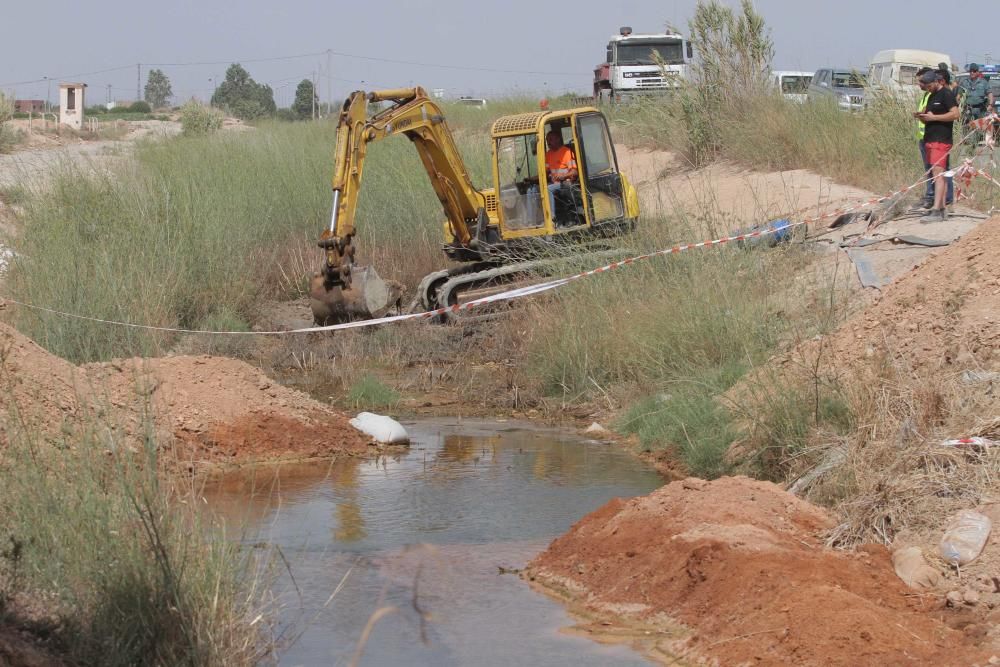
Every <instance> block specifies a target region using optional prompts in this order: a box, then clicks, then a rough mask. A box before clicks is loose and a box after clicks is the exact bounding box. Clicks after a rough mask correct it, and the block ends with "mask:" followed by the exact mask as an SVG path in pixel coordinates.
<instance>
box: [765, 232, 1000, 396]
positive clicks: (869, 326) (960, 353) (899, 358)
mask: <svg viewBox="0 0 1000 667" xmlns="http://www.w3.org/2000/svg"><path fill="white" fill-rule="evenodd" d="M821 345H822V348H823V355H824V357H825V359H826V363H825V364H824V365H825V366H826V367H828V368H830V369H836V371H837V372H838V374H843V373H845V372H851V371H855V372H856V371H859V370H862V369H864V368H866V367H870V366H872V365H873V364H872V359H878V360H882V359H884V360H885V361H887V362H889V363H891V364H892V365H894V366H895V367H896V368H897V369H899V370H901V371H902V372H904V373H905V374H908V375H910V376H914V377H915V376H918V375H927V374H930V373H935V372H938V371H940V370H942V369H945V370H947V369H956V370H957V369H961V368H972V367H974V368H976V369H978V370H979V371H990V370H992V371H996V370H1000V218H993V219H992V220H989V221H987V222H984V223H983V224H982V225H980V226H979V227H978V228H977V229H975V230H973V231H971V232H969V233H968V234H967V235H966V236H964V237H962V238H961V239H960V240H959V241H957V242H956V243H954V244H953V245H951V246H950V247H948V248H946V249H944V250H943V251H941V252H940V253H939V254H937V255H935V256H934V257H932V258H930V259H929V260H927V261H926V262H925V263H924V264H922V265H921V266H919V267H917V268H916V269H914V270H913V271H911V272H910V273H908V274H906V275H905V276H903V277H902V278H900V279H899V280H898V281H897V282H896V283H894V284H893V285H890V286H888V287H887V288H886V289H885V290H884V291H883V293H882V298H881V299H879V300H878V301H876V302H875V303H874V304H872V305H871V306H869V307H868V308H867V309H866V310H865V311H863V312H862V313H860V314H858V315H857V316H855V317H854V318H852V319H851V320H850V321H848V322H847V323H846V324H844V325H843V326H841V327H840V328H839V329H837V330H836V331H835V332H834V333H832V334H830V335H828V336H826V337H825V338H824V339H823V340H822V342H820V341H810V342H808V343H806V344H804V345H802V346H800V347H799V348H798V349H796V350H794V351H792V353H790V354H788V355H785V356H784V357H781V358H779V359H778V360H777V362H778V364H782V365H784V364H787V363H789V362H796V361H797V360H800V359H812V358H814V357H815V355H816V353H817V351H818V349H819V347H820V346H821Z"/></svg>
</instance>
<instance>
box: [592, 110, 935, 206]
mask: <svg viewBox="0 0 1000 667" xmlns="http://www.w3.org/2000/svg"><path fill="white" fill-rule="evenodd" d="M724 108H725V111H724V113H723V114H722V115H721V117H714V116H710V115H709V114H710V111H709V110H706V109H702V108H699V107H697V106H695V105H694V103H693V102H692V100H691V99H690V98H689V97H688V96H685V95H683V94H678V95H677V96H669V97H661V98H651V99H647V100H641V101H637V102H635V103H632V104H625V105H618V106H615V107H613V108H611V109H610V113H611V115H612V118H613V119H614V121H615V123H616V125H617V126H618V129H619V130H620V132H621V134H622V135H623V136H624V137H626V139H627V140H628V141H629V142H630V143H634V144H640V145H648V146H652V147H657V148H663V149H667V150H674V151H678V152H680V153H681V154H683V155H684V156H685V157H686V158H687V159H688V161H689V162H690V163H691V164H692V165H694V166H698V165H700V164H703V163H704V162H706V161H711V160H714V159H727V160H733V161H735V162H738V163H740V164H743V165H746V166H747V167H750V168H753V169H760V170H779V169H812V170H814V171H817V172H819V173H822V174H824V175H827V176H830V177H832V178H834V179H836V180H838V181H839V182H841V183H846V184H850V185H856V186H859V187H863V188H866V189H869V190H874V191H877V192H881V191H885V190H886V189H888V188H892V187H898V186H900V185H903V184H907V185H908V184H909V183H910V182H912V181H913V180H915V178H916V177H917V176H919V174H920V173H921V171H922V165H921V163H920V158H919V153H918V152H917V146H916V142H917V139H916V134H915V132H916V126H915V121H914V120H913V118H912V115H911V112H912V111H913V109H910V108H909V106H908V105H907V104H905V103H903V102H899V101H895V100H891V99H884V98H882V99H877V100H876V103H875V104H873V105H872V106H871V108H870V109H868V110H867V111H865V112H864V113H846V112H844V111H841V110H840V109H838V108H837V106H836V105H835V104H832V103H830V104H825V103H809V104H796V103H794V102H791V101H789V100H786V99H784V98H783V97H781V96H780V95H777V94H757V95H752V96H739V95H734V96H733V99H731V100H728V102H727V103H726V105H725V107H724Z"/></svg>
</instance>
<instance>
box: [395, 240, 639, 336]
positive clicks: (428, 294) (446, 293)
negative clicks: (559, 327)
mask: <svg viewBox="0 0 1000 667" xmlns="http://www.w3.org/2000/svg"><path fill="white" fill-rule="evenodd" d="M630 252H631V251H630V250H628V249H624V248H617V249H607V250H599V251H594V252H590V253H586V254H583V255H572V256H568V257H554V258H547V259H536V260H529V261H522V262H515V263H510V264H499V265H498V264H493V263H486V262H480V263H476V264H471V265H467V266H460V267H456V268H455V269H450V270H445V271H435V272H434V273H431V274H429V275H427V276H425V277H424V279H423V280H421V281H420V285H419V287H418V288H417V294H416V296H415V297H414V300H413V302H412V303H411V304H410V307H409V309H408V311H409V312H427V311H433V310H437V309H439V308H444V307H448V306H454V305H456V304H461V303H467V302H469V301H472V300H474V299H479V298H483V297H485V296H489V295H491V294H496V293H499V292H502V291H505V290H508V289H511V288H512V286H513V285H514V284H515V283H516V284H517V286H518V287H526V286H528V285H531V284H535V283H539V282H543V281H546V280H551V279H552V277H553V275H554V274H555V273H556V272H558V273H559V274H560V275H564V274H565V273H566V271H565V269H567V267H569V266H573V267H577V266H579V262H580V261H581V260H586V259H598V260H614V259H615V258H620V257H626V256H628V254H629V253H630ZM559 269H563V270H562V271H559ZM490 310H493V311H495V310H496V308H492V309H487V308H483V309H482V310H479V309H477V310H476V313H475V315H472V314H471V313H469V312H467V311H464V312H448V313H444V314H443V315H441V316H439V317H438V318H436V321H438V322H442V323H444V322H454V321H458V320H463V321H464V320H467V319H469V318H470V317H476V318H477V319H478V318H479V317H481V316H482V314H483V313H484V312H489V311H490Z"/></svg>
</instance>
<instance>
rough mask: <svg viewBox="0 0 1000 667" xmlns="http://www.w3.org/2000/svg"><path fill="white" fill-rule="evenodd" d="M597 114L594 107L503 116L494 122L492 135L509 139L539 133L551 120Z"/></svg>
mask: <svg viewBox="0 0 1000 667" xmlns="http://www.w3.org/2000/svg"><path fill="white" fill-rule="evenodd" d="M589 112H597V109H595V108H594V107H578V108H576V109H562V110H559V111H532V112H530V113H519V114H514V115H512V116H501V117H500V118H497V119H496V120H495V121H493V128H492V129H491V134H492V135H493V138H494V139H496V138H497V137H509V136H512V135H518V134H528V133H534V132H537V131H539V130H540V129H541V128H542V127H543V126H544V125H545V123H547V122H548V121H549V119H554V118H567V117H569V116H575V115H576V114H580V113H589Z"/></svg>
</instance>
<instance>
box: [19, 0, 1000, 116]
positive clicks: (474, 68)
mask: <svg viewBox="0 0 1000 667" xmlns="http://www.w3.org/2000/svg"><path fill="white" fill-rule="evenodd" d="M730 2H731V4H732V5H734V6H735V5H736V4H737V2H736V0H730ZM3 4H4V7H3V9H2V11H0V17H2V18H0V24H2V25H3V30H2V38H0V89H4V90H6V91H7V92H10V91H11V90H13V91H14V92H15V93H16V95H17V97H19V98H44V97H45V96H46V94H47V92H46V91H47V88H48V86H47V83H46V82H45V81H40V82H37V83H22V82H27V81H31V80H36V79H43V78H44V77H49V78H51V79H55V80H56V82H58V80H59V79H62V80H66V79H67V78H68V79H70V80H82V81H84V82H85V83H87V84H88V85H89V90H88V103H100V102H104V101H105V98H106V96H107V85H108V84H110V85H111V86H112V90H111V93H112V97H113V98H114V99H134V97H135V90H136V67H135V64H136V63H154V64H159V67H160V69H163V70H164V71H165V72H166V74H167V76H169V77H170V79H171V82H172V83H173V90H174V94H175V101H183V100H184V99H186V98H189V97H192V96H195V97H200V98H207V97H209V96H210V95H211V91H212V88H213V86H214V85H215V82H217V81H218V80H219V79H220V78H221V77H222V76H223V74H224V72H225V70H226V66H227V64H228V63H230V62H233V61H240V62H242V63H243V64H244V66H245V67H246V68H247V69H248V70H249V71H250V74H251V76H253V77H254V78H255V79H256V80H258V81H262V82H265V83H269V84H270V85H271V86H272V87H273V88H274V89H275V97H276V100H277V102H278V104H279V106H287V105H288V104H289V102H290V100H291V99H292V96H293V94H294V89H295V85H296V84H297V83H298V82H299V81H300V80H301V79H303V78H308V77H309V76H311V73H312V72H313V71H316V72H318V73H319V81H320V93H321V94H322V97H323V99H324V100H325V99H328V96H329V90H328V85H327V81H328V80H329V81H330V83H331V85H330V86H329V88H332V95H333V98H334V99H338V100H339V99H340V98H342V97H343V96H344V94H345V93H346V92H348V91H350V90H354V89H357V88H361V87H364V88H368V89H370V88H373V87H385V86H391V87H397V86H407V85H411V84H412V85H422V86H424V87H426V88H438V87H440V88H445V89H446V91H447V94H448V95H449V96H458V95H474V96H487V97H491V96H496V95H500V94H503V93H505V92H511V91H521V92H528V93H532V94H534V93H536V92H541V91H543V90H548V91H549V92H550V93H552V94H556V93H559V92H564V91H578V92H580V93H589V91H590V85H591V84H590V82H591V74H592V70H593V67H594V65H596V64H597V63H599V62H601V61H602V60H603V59H604V47H605V45H606V44H607V41H608V38H609V37H610V36H611V35H613V34H615V33H617V32H618V27H619V26H621V25H630V26H632V27H633V29H634V30H635V31H636V32H658V31H660V30H661V29H662V28H663V26H664V24H665V23H666V22H668V21H669V22H671V23H673V24H674V25H676V26H678V27H680V28H681V29H682V30H683V31H686V28H687V20H688V18H689V17H690V16H691V12H692V9H693V7H694V5H695V0H662V1H660V2H655V1H646V2H640V1H636V0H611V1H609V0H573V1H572V2H570V1H568V0H567V1H564V2H540V1H538V0H534V1H527V0H501V1H500V2H493V3H486V2H462V1H460V0H435V1H433V2H432V1H429V0H382V1H381V2H371V1H368V2H365V1H359V2H344V1H343V0H324V1H323V2H294V1H286V2H281V1H280V0H268V1H267V2H263V1H261V0H247V1H245V2H242V3H234V2H230V3H224V2H219V1H218V0H170V1H169V2H162V1H161V2H157V3H149V2H144V1H143V0H127V1H126V0H102V2H99V3H97V4H93V3H85V2H79V1H78V0H77V1H74V2H69V1H68V0H46V1H45V2H41V1H37V0H36V1H34V2H17V1H16V0H3ZM965 4H966V3H954V4H952V5H950V6H949V7H942V6H941V3H940V2H938V1H936V0H935V1H932V0H907V1H905V2H904V1H902V0H895V1H885V0H837V1H835V2H802V1H801V0H757V2H756V5H757V7H758V9H759V10H760V11H761V12H762V13H763V14H764V17H765V19H766V20H767V23H768V25H769V26H770V27H771V29H772V34H773V38H774V42H775V49H776V56H775V61H774V64H775V68H776V69H804V70H813V69H816V68H817V67H820V66H826V65H836V66H853V67H865V66H866V65H867V62H868V59H869V58H870V57H871V56H872V55H873V54H874V53H875V52H876V51H878V50H881V49H885V48H923V49H931V50H937V51H944V52H946V53H949V54H950V55H951V57H952V58H953V59H954V60H955V61H956V62H960V63H964V62H966V61H967V59H971V60H975V61H978V62H983V60H985V56H986V54H988V53H990V52H992V55H993V57H994V58H996V59H998V60H1000V31H998V28H1000V2H996V0H991V1H987V2H982V3H976V5H975V6H976V10H975V14H974V20H973V17H972V16H965V17H963V16H961V15H960V13H959V8H960V7H964V6H965ZM970 4H971V3H970ZM949 16H950V17H953V18H954V19H955V21H956V22H955V23H954V24H953V25H951V26H945V27H940V26H942V25H943V24H942V23H941V19H942V17H945V18H946V17H949ZM327 50H331V51H332V52H333V54H332V55H331V56H330V58H329V60H330V63H331V67H330V69H329V70H327V56H326V55H325V52H326V51H327ZM309 53H323V55H317V56H308V57H300V58H289V59H284V60H271V61H269V62H248V61H250V60H253V59H269V58H278V57H283V56H295V55H300V54H309ZM385 61H400V62H385ZM184 63H218V64H204V65H201V64H199V65H183V64H184ZM409 63H423V64H422V65H421V64H409ZM154 66H157V65H154ZM444 66H451V67H450V68H449V67H444ZM147 67H148V66H147V65H144V66H143V75H142V84H143V85H145V78H146V74H145V72H146V69H147ZM111 68H121V69H117V70H115V71H109V72H101V73H96V72H99V71H101V70H108V69H111ZM461 68H468V69H461ZM481 70H482V71H481ZM486 70H493V71H486ZM501 70H508V71H501ZM509 70H517V72H513V71H509ZM74 75H78V76H74ZM362 81H364V84H363V85H362V83H361V82H362ZM56 98H57V92H56V86H55V85H53V86H52V99H53V100H54V101H55V100H56Z"/></svg>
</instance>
